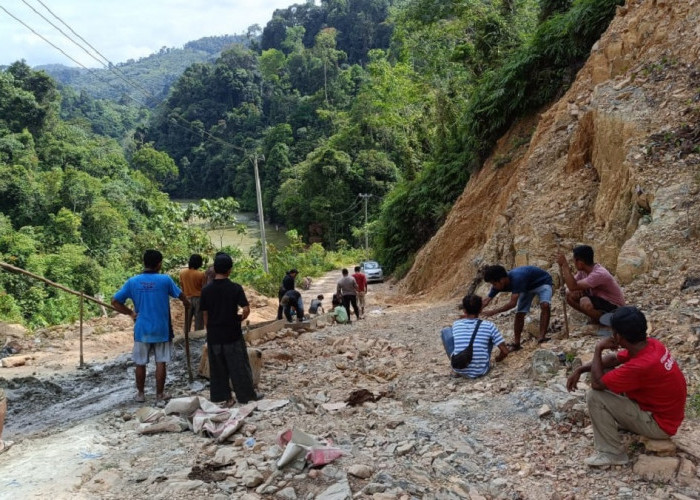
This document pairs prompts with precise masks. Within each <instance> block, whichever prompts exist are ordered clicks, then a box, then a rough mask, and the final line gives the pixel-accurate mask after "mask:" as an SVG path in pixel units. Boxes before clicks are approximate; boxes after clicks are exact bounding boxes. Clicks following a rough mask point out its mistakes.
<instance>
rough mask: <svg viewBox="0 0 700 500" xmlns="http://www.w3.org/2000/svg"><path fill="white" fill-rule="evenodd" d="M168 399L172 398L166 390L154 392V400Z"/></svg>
mask: <svg viewBox="0 0 700 500" xmlns="http://www.w3.org/2000/svg"><path fill="white" fill-rule="evenodd" d="M170 399H172V396H171V395H170V394H169V393H167V392H164V393H163V394H156V401H169V400H170Z"/></svg>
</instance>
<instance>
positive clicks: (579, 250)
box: [557, 245, 625, 324]
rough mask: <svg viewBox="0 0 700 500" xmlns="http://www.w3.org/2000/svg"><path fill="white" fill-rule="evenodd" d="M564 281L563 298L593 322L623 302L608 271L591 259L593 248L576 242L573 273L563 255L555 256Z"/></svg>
mask: <svg viewBox="0 0 700 500" xmlns="http://www.w3.org/2000/svg"><path fill="white" fill-rule="evenodd" d="M557 262H558V263H559V267H560V268H561V273H562V277H563V278H564V282H565V283H566V287H567V288H568V291H567V292H566V302H567V303H568V304H569V305H570V306H571V307H573V308H574V309H576V310H577V311H580V312H582V313H583V314H585V315H586V316H588V317H589V318H591V321H592V322H593V323H596V324H597V323H598V321H599V319H600V317H601V316H602V315H603V314H605V313H609V312H612V311H614V310H615V309H617V308H618V307H622V306H624V305H625V295H624V293H623V292H622V289H621V288H620V285H618V284H617V281H615V278H614V277H613V276H612V274H610V272H609V271H608V270H607V269H605V268H604V267H603V266H601V265H600V264H596V263H595V262H594V260H593V248H591V247H590V246H588V245H580V246H577V247H576V248H574V266H575V267H576V270H577V271H578V272H577V273H576V275H575V276H574V275H573V274H572V273H571V269H570V268H569V263H568V261H567V260H566V257H565V256H564V255H559V257H558V258H557Z"/></svg>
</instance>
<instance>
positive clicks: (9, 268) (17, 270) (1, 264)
mask: <svg viewBox="0 0 700 500" xmlns="http://www.w3.org/2000/svg"><path fill="white" fill-rule="evenodd" d="M0 267H1V268H3V269H5V270H7V271H10V272H13V273H18V274H24V275H25V276H29V277H30V278H33V279H35V280H39V281H43V282H44V283H46V284H47V285H49V286H52V287H54V288H58V289H59V290H63V291H64V292H67V293H72V294H73V295H76V296H78V297H84V298H85V299H87V300H90V301H92V302H94V303H95V304H99V305H101V306H102V307H108V308H110V309H112V310H113V311H116V309H115V308H114V307H112V305H111V304H107V303H105V302H102V301H101V300H98V299H96V298H95V297H92V296H90V295H85V294H84V293H82V292H76V291H75V290H71V289H70V288H68V287H65V286H63V285H59V284H58V283H54V282H53V281H51V280H48V279H46V278H44V277H43V276H39V275H38V274H34V273H30V272H29V271H25V270H24V269H21V268H19V267H15V266H13V265H10V264H8V263H6V262H0Z"/></svg>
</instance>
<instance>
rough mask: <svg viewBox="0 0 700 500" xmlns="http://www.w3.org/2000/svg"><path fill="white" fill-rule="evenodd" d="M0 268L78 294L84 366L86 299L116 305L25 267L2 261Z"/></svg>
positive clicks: (104, 305) (83, 363) (96, 302)
mask: <svg viewBox="0 0 700 500" xmlns="http://www.w3.org/2000/svg"><path fill="white" fill-rule="evenodd" d="M0 268H2V269H4V270H6V271H9V272H11V273H16V274H22V275H24V276H28V277H30V278H32V279H34V280H37V281H41V282H43V283H46V284H47V285H49V286H52V287H54V288H58V289H59V290H63V291H64V292H66V293H70V294H72V295H76V296H78V297H80V368H84V367H85V362H84V359H83V316H84V314H85V313H84V309H85V307H84V303H85V301H86V300H89V301H91V302H94V303H95V304H98V305H100V306H102V307H105V308H108V309H112V310H113V311H116V309H114V307H112V305H111V304H107V303H105V302H102V301H101V300H99V299H96V298H95V297H93V296H91V295H86V294H85V293H83V292H78V291H75V290H71V289H70V288H68V287H67V286H63V285H60V284H58V283H55V282H53V281H51V280H49V279H46V278H44V277H43V276H39V275H38V274H34V273H30V272H29V271H25V270H24V269H21V268H19V267H15V266H13V265H11V264H8V263H6V262H1V261H0Z"/></svg>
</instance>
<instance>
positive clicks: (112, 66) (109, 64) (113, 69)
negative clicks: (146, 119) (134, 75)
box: [22, 0, 155, 97]
mask: <svg viewBox="0 0 700 500" xmlns="http://www.w3.org/2000/svg"><path fill="white" fill-rule="evenodd" d="M36 1H37V2H38V3H40V4H41V5H42V6H43V7H44V8H45V9H46V10H47V11H48V12H49V13H50V14H51V15H52V16H53V17H55V18H56V19H57V20H58V21H60V22H61V23H63V25H64V26H65V27H66V28H68V29H69V30H70V32H71V33H73V34H74V35H75V36H77V37H78V38H79V39H80V40H81V41H82V42H83V43H85V44H86V45H87V46H88V47H90V48H91V49H92V50H93V51H95V53H96V54H97V55H99V56H100V57H101V58H102V59H104V61H106V62H107V64H105V63H104V62H103V61H100V60H99V59H98V58H96V57H95V56H94V55H93V54H91V53H90V51H88V50H87V49H86V48H85V47H83V46H82V45H80V44H79V43H78V42H76V41H75V40H73V39H72V38H71V37H70V36H68V35H67V34H65V33H64V32H63V30H61V28H59V27H58V26H56V25H55V24H53V23H52V22H51V21H50V20H48V19H47V18H46V17H44V16H43V14H41V13H40V12H38V11H37V10H36V9H35V8H34V7H32V6H31V5H30V4H29V3H27V1H26V0H22V2H23V3H24V4H26V5H27V6H28V7H29V8H30V9H32V10H33V11H34V12H36V13H37V14H38V15H39V16H41V18H42V19H44V20H45V21H46V22H47V23H49V24H50V25H51V26H53V27H54V28H56V29H57V30H58V31H59V32H60V33H61V34H62V35H63V36H65V37H66V38H67V39H68V40H70V41H71V42H73V43H74V44H75V45H77V46H78V47H80V48H81V49H82V50H83V51H84V52H85V53H86V54H87V55H89V56H90V57H92V58H93V59H94V60H95V61H97V62H98V63H100V64H101V65H102V66H104V67H105V68H107V69H109V70H110V71H111V72H112V73H114V74H116V75H117V76H119V77H120V78H122V79H123V80H124V81H126V83H127V84H130V85H132V86H137V87H138V88H139V89H141V90H142V91H144V92H145V93H146V94H148V97H155V96H153V94H152V93H151V92H150V91H149V90H148V89H146V88H145V87H143V86H142V85H141V84H140V83H139V82H137V81H135V80H130V79H129V77H128V76H127V75H126V74H124V72H123V71H121V70H120V69H119V68H118V67H117V66H116V65H115V64H114V63H112V61H110V60H109V59H108V58H107V57H106V56H104V55H103V54H102V53H101V52H100V51H99V50H97V49H96V48H95V47H94V46H93V45H92V44H90V42H88V41H87V40H85V38H83V37H82V36H80V35H79V34H78V33H76V32H75V30H74V29H73V28H71V27H70V25H69V24H68V23H66V22H65V21H64V20H63V19H61V18H60V17H59V16H57V15H56V14H55V13H54V12H53V11H52V10H51V9H49V7H48V6H47V5H46V4H45V3H44V2H42V1H41V0H36Z"/></svg>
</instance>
